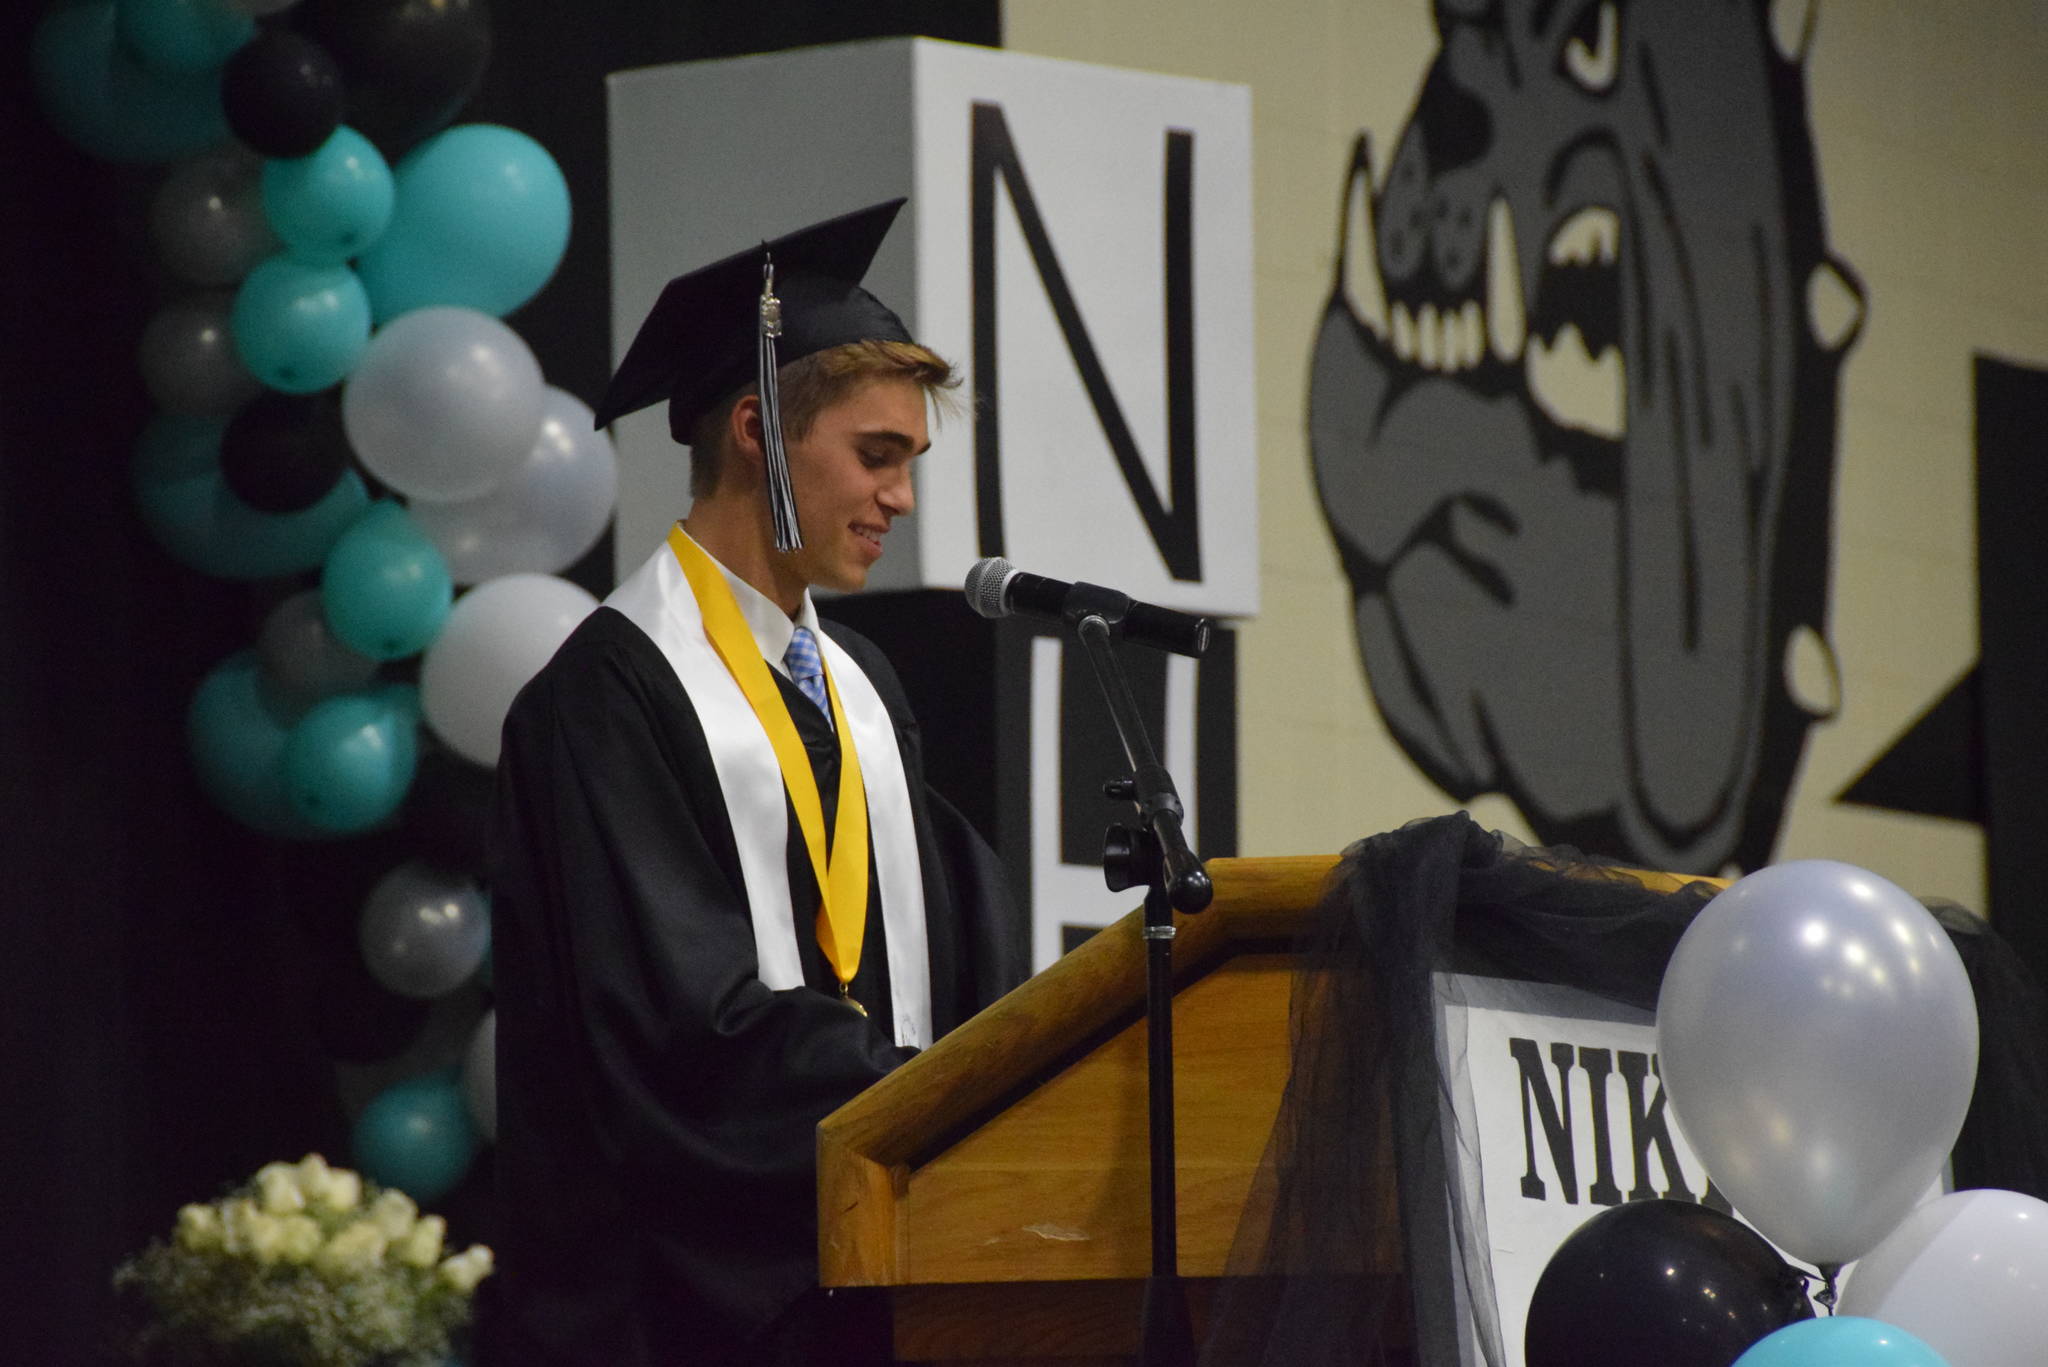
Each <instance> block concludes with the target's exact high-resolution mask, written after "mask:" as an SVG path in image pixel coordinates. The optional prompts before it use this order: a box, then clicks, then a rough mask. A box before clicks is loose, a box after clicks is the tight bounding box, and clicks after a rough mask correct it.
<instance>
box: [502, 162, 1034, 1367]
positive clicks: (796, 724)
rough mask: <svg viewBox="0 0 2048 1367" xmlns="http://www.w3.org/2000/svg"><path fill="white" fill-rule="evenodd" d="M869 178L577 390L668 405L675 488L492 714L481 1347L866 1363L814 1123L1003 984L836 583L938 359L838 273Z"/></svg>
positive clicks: (637, 1359)
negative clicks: (494, 1268) (616, 579)
mask: <svg viewBox="0 0 2048 1367" xmlns="http://www.w3.org/2000/svg"><path fill="white" fill-rule="evenodd" d="M900 203H901V201H896V202H893V203H890V204H885V205H879V206H876V208H874V209H872V210H866V211H862V212H860V213H856V214H850V215H847V216H845V217H843V218H840V219H835V220H832V221H830V222H828V223H825V224H821V225H818V226H816V227H814V228H811V229H807V230H805V231H803V232H800V233H796V234H792V235H790V236H788V237H785V238H782V239H780V240H778V241H775V242H772V243H768V244H766V245H765V246H764V247H763V248H761V249H759V250H756V251H751V252H745V253H741V254H740V255H738V256H735V257H732V258H728V259H727V260H725V261H722V262H719V263H717V264H716V265H713V266H710V267H707V268H705V269H703V270H700V271H697V272H693V273H692V274H690V275H686V276H681V277H678V278H677V279H675V280H673V281H671V282H670V283H669V285H668V286H667V287H666V289H665V290H664V291H663V293H662V296H661V298H660V300H659V302H658V303H657V304H656V306H655V308H654V309H653V311H652V312H651V314H650V315H649V317H648V319H647V321H646V322H645V324H644V325H643V326H642V328H641V331H640V333H639V335H638V337H637V338H636V340H635V341H634V343H633V345H632V347H631V348H630V349H629V350H628V352H627V355H626V357H625V359H624V361H623V362H622V363H621V364H620V367H619V370H618V373H617V375H616V376H615V377H614V378H613V381H612V385H611V388H610V390H609V392H608V393H607V394H606V395H605V398H604V401H603V403H602V404H601V405H600V407H599V411H598V421H599V423H600V424H603V423H608V422H610V421H611V420H612V419H614V418H616V417H618V416H620V415H621V414H624V413H628V412H632V411H634V410H635V409H638V408H642V407H645V406H647V405H649V404H651V403H655V402H660V401H662V400H664V399H665V400H667V402H668V406H669V421H670V429H671V431H672V433H673V434H674V436H675V438H676V439H677V440H678V441H679V442H682V443H684V444H686V445H688V446H689V447H690V448H691V465H692V468H691V492H692V496H693V502H692V506H691V508H690V511H689V514H688V516H686V517H685V518H684V519H683V520H682V521H681V522H680V523H679V524H677V525H676V526H675V527H674V529H673V530H672V531H671V534H670V535H669V537H668V540H667V542H666V543H665V544H663V545H662V546H660V547H658V548H657V549H656V550H655V551H654V553H653V554H652V555H651V556H650V557H649V558H648V559H647V561H646V563H645V564H643V565H642V566H641V568H640V569H639V570H638V571H636V572H635V573H633V574H632V575H631V576H630V577H628V578H627V579H626V580H625V582H623V583H621V584H620V585H619V587H618V588H617V590H616V591H614V592H613V593H612V594H611V595H610V597H609V598H607V599H606V600H605V603H604V604H603V606H601V607H600V608H598V609H597V610H596V611H595V612H594V613H593V614H592V615H591V616H590V617H589V618H588V619H587V620H586V621H585V622H584V623H583V624H582V625H581V626H580V627H579V628H578V629H577V630H576V631H575V633H574V634H572V635H571V636H570V638H569V639H568V641H567V642H566V643H565V644H564V645H563V646H562V648H561V650H560V652H559V653H558V654H557V655H556V656H555V657H554V659H553V660H552V662H550V663H549V664H548V666H547V667H546V668H544V669H543V670H541V672H540V673H539V674H538V675H537V676H536V677H535V678H534V679H533V680H532V682H531V683H530V684H529V685H528V686H527V687H526V688H525V689H524V690H523V691H522V693H521V694H520V696H519V698H518V700H517V702H516V703H515V704H514V705H513V707H512V709H511V712H510V715H509V716H508V718H507V720H506V723H505V732H504V748H503V757H502V759H501V760H500V762H499V792H498V802H497V817H496V829H495V835H494V849H493V856H492V865H493V867H492V873H491V894H492V908H493V924H494V941H495V949H494V954H495V959H494V982H495V988H496V993H497V1001H498V1073H497V1078H498V1082H497V1085H498V1116H499V1135H498V1146H497V1159H496V1162H497V1175H498V1185H499V1195H500V1219H501V1221H502V1223H503V1228H502V1229H501V1231H500V1233H499V1236H498V1239H497V1244H498V1253H499V1269H500V1274H499V1277H498V1278H496V1279H494V1280H496V1281H497V1282H498V1285H497V1287H495V1288H494V1292H495V1294H494V1296H493V1298H492V1299H491V1300H490V1301H489V1302H488V1303H487V1307H486V1308H487V1311H488V1314H487V1315H486V1316H485V1317H484V1318H485V1319H487V1321H488V1323H487V1324H486V1325H485V1326H483V1328H484V1343H485V1345H486V1360H487V1361H497V1362H505V1363H518V1364H527V1363H531V1364H555V1363H564V1364H566V1363H577V1364H582V1363H592V1364H595V1363H603V1364H606V1367H639V1365H640V1364H648V1365H650V1367H651V1365H652V1364H671V1363H674V1364H681V1363H689V1364H699V1363H704V1364H723V1363H740V1362H745V1363H750V1364H751V1363H780V1362H826V1361H831V1362H864V1361H885V1360H886V1355H887V1340H886V1320H885V1316H884V1315H883V1314H881V1313H879V1307H878V1305H877V1303H876V1302H874V1301H873V1300H871V1299H866V1298H864V1297H863V1296H862V1295H860V1294H857V1293H844V1292H841V1293H828V1292H824V1291H821V1290H820V1289H819V1288H818V1287H817V1285H816V1280H817V1205H816V1192H815V1180H816V1168H815V1129H816V1126H817V1123H818V1121H819V1120H821V1119H822V1118H823V1117H824V1116H825V1115H827V1114H828V1113H829V1112H831V1111H832V1110H833V1109H834V1108H836V1107H838V1106H839V1105H841V1104H842V1103H844V1102H845V1101H847V1100H848V1099H849V1098H851V1097H852V1096H853V1095H854V1094H855V1093H857V1092H859V1091H860V1090H861V1089H862V1088H864V1087H866V1086H867V1085H869V1084H870V1083H872V1082H874V1081H875V1080H876V1079H877V1078H880V1077H881V1076H882V1075H883V1074H885V1073H887V1072H888V1071H889V1070H890V1069H892V1068H894V1067H896V1066H898V1065H899V1064H901V1063H902V1062H903V1061H904V1060H906V1059H907V1058H909V1057H910V1056H911V1055H912V1054H913V1053H914V1052H915V1051H916V1050H917V1049H919V1048H921V1047H923V1046H925V1045H927V1044H929V1043H930V1042H931V1041H932V1040H933V1039H934V1038H935V1037H936V1036H938V1035H940V1034H943V1033H944V1032H945V1031H946V1030H948V1029H950V1028H952V1027H953V1026H954V1025H957V1024H958V1023H959V1022H960V1021H962V1020H963V1019H965V1017H967V1016H968V1015H969V1014H971V1013H972V1012H973V1011H975V1010H977V1009H978V1008H979V1007H981V1006H983V1005H985V1004H986V1003H988V1002H989V1001H991V1000H993V999H994V998H995V997H996V996H998V995H1000V994H1001V993H1002V992H1003V991H1005V990H1007V989H1008V988H1009V987H1011V986H1013V985H1015V983H1016V982H1017V981H1019V980H1020V979H1021V978H1022V977H1023V976H1024V974H1025V972H1026V964H1027V951H1026V948H1025V937H1024V928H1023V926H1022V923H1021V921H1020V920H1019V919H1018V918H1017V917H1016V916H1015V915H1014V914H1013V913H1012V912H1011V910H1010V908H1009V905H1008V902H1007V899H1006V898H1005V897H1004V896H1003V894H1002V892H1001V890H1000V873H999V871H998V870H997V868H996V865H995V862H994V858H993V856H992V855H991V854H990V853H989V851H988V849H987V847H986V846H985V845H984V844H983V843H982V842H981V840H980V839H979V837H978V836H976V835H975V834H974V833H973V832H972V830H971V829H969V828H968V827H967V826H966V823H965V822H964V821H962V820H961V819H960V818H959V816H958V814H957V813H955V812H954V811H953V810H952V809H951V808H950V807H949V806H948V805H947V804H946V803H945V802H944V801H943V800H942V799H940V798H939V797H938V796H937V795H936V794H933V793H930V792H928V791H927V790H926V789H925V787H924V783H923V777H922V766H921V761H920V754H919V743H918V732H917V725H916V722H915V721H914V720H912V718H911V716H910V712H909V708H908V706H907V705H906V703H905V700H904V696H903V692H902V689H901V686H900V685H899V684H898V682H897V680H896V677H895V674H894V673H893V671H891V669H890V667H889V665H888V663H887V662H886V661H885V660H884V659H883V658H882V656H881V655H880V653H879V652H878V651H877V650H876V649H875V647H874V646H873V645H872V644H870V643H868V642H867V641H865V640H863V639H862V638H860V637H859V636H857V635H855V634H853V633H851V632H849V631H847V630H845V629H844V628H841V627H839V626H836V625H827V624H824V623H822V622H821V621H820V620H819V618H818V616H817V613H816V611H815V609H814V606H813V604H812V602H811V597H810V589H811V588H812V587H814V586H819V587H827V588H831V589H836V590H852V589H858V588H860V587H861V586H862V585H863V583H864V582H865V581H866V578H867V574H868V570H869V568H870V567H871V566H872V565H873V563H874V562H875V560H876V559H877V558H878V557H879V556H880V555H881V553H882V547H883V544H884V538H885V537H886V535H887V533H888V531H889V527H890V524H891V523H892V522H893V521H894V520H895V519H896V518H898V517H901V516H904V515H906V514H908V513H909V512H910V511H911V506H912V502H913V496H912V491H911V467H912V463H913V461H915V460H916V458H917V457H918V456H919V455H920V453H922V452H923V451H924V449H925V448H926V446H927V445H928V444H929V438H928V416H927V410H928V407H929V406H930V400H932V399H933V398H934V397H936V396H938V395H939V394H940V392H941V390H942V389H944V388H946V387H948V386H950V385H952V384H953V383H955V382H956V381H955V379H954V376H953V373H952V369H951V367H950V366H949V365H948V364H947V363H946V362H944V361H942V360H940V359H939V358H938V357H936V356H934V355H933V354H932V353H931V352H929V351H927V350H925V349H924V348H922V347H920V346H917V345H916V344H915V343H914V342H912V341H911V339H910V336H909V334H908V333H907V332H906V331H905V329H904V327H903V325H902V323H901V322H900V321H899V320H898V319H897V318H896V317H895V315H894V314H892V313H891V312H890V311H889V310H888V309H887V308H886V307H884V306H883V305H882V304H881V303H879V302H878V301H877V300H875V299H874V298H873V296H871V295H869V294H868V293H867V292H866V291H864V290H862V289H861V288H860V286H859V283H858V282H859V280H860V278H861V276H862V275H863V274H864V273H865V272H866V269H867V266H868V263H869V261H870V260H871V259H872V257H873V256H874V253H875V250H876V249H877V247H878V246H879V245H880V242H881V239H882V237H883V235H884V234H885V233H886V232H887V231H888V228H889V225H890V222H891V220H892V218H893V217H894V214H895V212H896V209H897V208H898V207H899V205H900Z"/></svg>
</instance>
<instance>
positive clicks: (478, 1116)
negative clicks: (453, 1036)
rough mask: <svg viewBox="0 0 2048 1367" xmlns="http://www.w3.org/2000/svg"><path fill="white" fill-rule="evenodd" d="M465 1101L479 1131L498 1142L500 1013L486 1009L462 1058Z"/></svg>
mask: <svg viewBox="0 0 2048 1367" xmlns="http://www.w3.org/2000/svg"><path fill="white" fill-rule="evenodd" d="M462 1101H463V1104H464V1105H466V1106H467V1107H469V1118H470V1119H471V1120H474V1121H475V1122H476V1128H477V1133H479V1134H481V1135H482V1136H483V1137H484V1138H486V1139H489V1140H492V1141H495V1140H496V1139H497V1137H498V1013H497V1012H496V1011H491V1012H487V1013H486V1014H485V1016H484V1018H483V1020H482V1021H480V1022H478V1024H477V1027H476V1033H475V1034H474V1035H472V1036H470V1040H469V1052H468V1053H466V1054H464V1055H463V1057H462Z"/></svg>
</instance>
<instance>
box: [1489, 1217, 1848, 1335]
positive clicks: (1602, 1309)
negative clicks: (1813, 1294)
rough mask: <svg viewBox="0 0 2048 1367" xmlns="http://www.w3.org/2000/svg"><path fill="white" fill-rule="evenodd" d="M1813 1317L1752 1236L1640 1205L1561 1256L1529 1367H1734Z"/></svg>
mask: <svg viewBox="0 0 2048 1367" xmlns="http://www.w3.org/2000/svg"><path fill="white" fill-rule="evenodd" d="M1812 1317H1813V1307H1812V1306H1811V1305H1810V1304H1808V1302H1807V1299H1806V1279H1805V1278H1804V1276H1802V1275H1801V1274H1800V1273H1799V1272H1798V1271H1797V1270H1796V1269H1794V1268H1793V1267H1792V1265H1791V1264H1790V1263H1787V1262H1786V1261H1785V1260H1784V1259H1783V1258H1781V1257H1779V1256H1778V1253H1777V1250H1775V1249H1773V1248H1772V1247H1771V1246H1770V1245H1769V1244H1768V1243H1766V1242H1765V1241H1764V1238H1763V1236H1762V1235H1760V1234H1758V1233H1757V1232H1756V1231H1755V1230H1753V1229H1751V1228H1750V1227H1749V1226H1747V1225H1745V1224H1743V1223H1742V1222H1741V1221H1739V1220H1736V1219H1735V1218H1734V1217H1732V1216H1728V1215H1723V1214H1721V1213H1720V1212H1719V1211H1716V1210H1710V1209H1708V1208H1707V1207H1705V1206H1699V1205H1694V1204H1693V1203H1692V1202H1690V1201H1631V1202H1628V1203H1627V1204H1625V1205H1619V1206H1614V1207H1612V1208H1610V1209H1608V1210H1604V1211H1601V1212H1600V1213H1599V1214H1598V1215H1595V1216H1594V1217H1593V1218H1591V1219H1590V1220H1588V1221H1586V1222H1585V1223H1584V1224H1582V1225H1580V1226H1579V1227H1578V1228H1577V1229H1576V1230H1573V1231H1572V1233H1571V1236H1570V1237H1569V1238H1567V1239H1566V1240H1565V1241H1564V1242H1563V1243H1562V1244H1559V1245H1558V1247H1557V1251H1556V1252H1555V1253H1553V1254H1551V1256H1550V1261H1549V1262H1548V1263H1546V1264H1545V1265H1544V1268H1543V1275H1542V1276H1541V1277H1540V1278H1538V1279H1537V1282H1536V1291H1535V1294H1534V1296H1533V1297H1532V1298H1531V1299H1530V1302H1529V1319H1528V1324H1527V1327H1526V1329H1525V1330H1524V1331H1523V1336H1522V1343H1523V1352H1524V1354H1525V1356H1526V1358H1527V1363H1528V1367H1644V1364H1648V1363H1654V1364H1656V1367H1729V1364H1731V1363H1733V1362H1734V1361H1735V1360H1736V1359H1737V1358H1739V1357H1741V1356H1742V1355H1743V1353H1744V1352H1746V1351H1748V1349H1749V1348H1750V1346H1751V1345H1752V1344H1754V1343H1756V1342H1757V1340H1759V1339H1761V1338H1763V1337H1764V1336H1765V1335H1767V1334H1770V1333H1772V1332H1774V1331H1776V1330H1779V1329H1782V1328H1784V1327H1785V1326H1786V1325H1788V1324H1791V1323H1793V1322H1794V1321H1795V1320H1803V1319H1811V1318H1812Z"/></svg>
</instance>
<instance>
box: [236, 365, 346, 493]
mask: <svg viewBox="0 0 2048 1367" xmlns="http://www.w3.org/2000/svg"><path fill="white" fill-rule="evenodd" d="M349 459H350V451H349V445H348V436H347V434H346V433H345V432H343V431H342V426H341V413H340V406H339V405H338V404H337V403H336V402H335V400H334V391H332V390H329V391H328V392H326V393H324V394H310V395H298V394H279V393H274V392H268V391H266V392H265V393H262V394H259V395H257V396H256V397H255V398H253V399H251V400H250V401H249V402H248V403H246V404H243V405H242V407H241V409H240V411H238V412H237V413H236V414H235V416H234V418H233V419H232V420H230V421H229V423H228V426H227V431H226V432H224V433H222V434H221V439H220V474H221V479H222V480H223V481H224V482H225V483H226V484H227V486H228V489H229V490H230V491H231V492H232V493H233V494H234V495H235V496H236V497H237V498H239V499H241V500H242V502H244V503H246V504H248V505H249V506H250V507H252V508H254V509H256V510H258V511H259V512H265V513H296V512H299V511H301V510H303V509H306V508H310V507H312V506H313V505H314V504H316V503H318V502H319V501H320V500H321V499H323V498H325V497H327V495H328V493H329V491H331V490H332V489H333V488H334V485H335V481H337V480H339V479H340V478H341V477H342V475H343V474H344V473H345V472H346V471H347V470H348V465H349Z"/></svg>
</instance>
